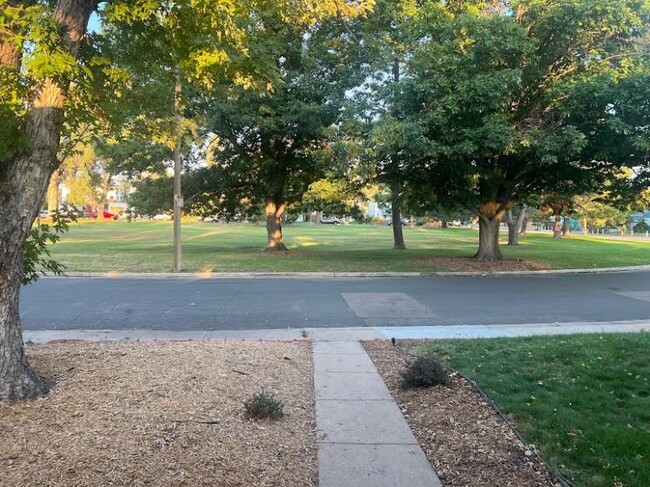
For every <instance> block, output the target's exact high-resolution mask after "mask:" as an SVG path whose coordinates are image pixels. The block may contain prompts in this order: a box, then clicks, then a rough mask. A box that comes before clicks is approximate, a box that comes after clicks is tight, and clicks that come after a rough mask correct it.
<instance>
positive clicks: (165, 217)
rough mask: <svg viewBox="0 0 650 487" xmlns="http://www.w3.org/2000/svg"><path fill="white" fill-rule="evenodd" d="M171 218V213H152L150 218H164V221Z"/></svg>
mask: <svg viewBox="0 0 650 487" xmlns="http://www.w3.org/2000/svg"><path fill="white" fill-rule="evenodd" d="M171 219H172V216H171V215H168V214H167V213H158V214H157V215H154V216H153V218H152V220H164V221H169V220H171Z"/></svg>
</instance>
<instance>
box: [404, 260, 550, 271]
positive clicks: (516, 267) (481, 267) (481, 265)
mask: <svg viewBox="0 0 650 487" xmlns="http://www.w3.org/2000/svg"><path fill="white" fill-rule="evenodd" d="M415 260H416V262H418V263H420V264H423V265H426V266H431V267H435V268H436V269H439V270H440V271H442V272H511V271H546V270H549V269H550V268H551V267H550V266H549V265H547V264H544V263H542V262H537V261H535V260H514V259H504V260H500V261H498V262H478V261H476V260H474V259H472V258H471V257H421V258H418V259H415Z"/></svg>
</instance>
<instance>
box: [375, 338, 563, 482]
mask: <svg viewBox="0 0 650 487" xmlns="http://www.w3.org/2000/svg"><path fill="white" fill-rule="evenodd" d="M363 345H364V347H365V349H366V351H367V352H368V354H369V355H370V357H371V358H372V361H373V362H374V364H375V366H376V367H377V369H378V370H379V373H380V374H381V375H382V377H383V378H384V381H385V382H386V385H387V386H388V388H389V389H390V391H391V393H392V394H393V397H394V398H395V400H396V401H397V403H398V405H399V407H400V409H401V410H402V413H403V414H404V417H405V418H406V420H407V422H408V423H409V425H410V427H411V430H413V433H414V434H415V437H416V438H417V440H418V442H419V443H420V445H421V446H422V449H423V450H424V452H425V454H426V455H427V457H428V458H429V461H430V462H431V465H432V466H433V469H434V470H435V471H436V473H437V474H438V476H439V477H440V480H441V482H442V484H443V485H444V486H445V487H451V486H454V487H456V486H468V487H469V486H471V487H475V486H494V487H497V486H498V487H505V486H513V487H515V486H516V487H520V486H521V487H542V486H554V485H556V484H554V483H553V482H552V480H551V477H550V475H549V473H548V471H547V470H546V468H545V467H544V465H543V464H542V463H541V462H540V461H539V459H538V458H537V457H536V456H535V455H534V454H531V453H532V452H531V451H528V455H530V456H527V455H526V447H525V446H524V445H523V444H522V443H521V442H520V441H519V440H518V438H517V436H516V435H515V434H514V433H513V432H512V430H511V429H510V428H509V427H508V425H507V424H506V423H505V422H504V421H503V420H502V419H501V418H500V417H499V416H498V415H497V414H496V412H495V411H494V410H493V409H492V407H491V406H490V405H489V403H488V402H487V401H485V399H484V398H483V397H482V396H481V395H480V394H479V393H478V392H477V391H476V389H474V387H473V386H472V385H471V384H470V383H469V382H467V381H466V380H464V379H462V378H461V377H459V376H457V375H456V376H453V377H452V383H451V386H450V387H444V386H437V387H431V388H428V389H416V390H402V389H400V388H399V384H400V382H401V372H402V370H404V368H405V367H406V366H407V365H408V364H409V363H410V361H412V360H413V359H412V358H411V357H410V356H408V355H406V354H405V353H403V352H400V351H399V350H397V349H396V348H395V347H393V346H392V345H391V344H390V343H389V342H386V341H371V342H364V344H363Z"/></svg>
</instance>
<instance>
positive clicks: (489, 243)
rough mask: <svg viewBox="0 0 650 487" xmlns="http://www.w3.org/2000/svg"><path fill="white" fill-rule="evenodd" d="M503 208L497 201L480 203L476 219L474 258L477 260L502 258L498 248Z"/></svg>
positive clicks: (489, 260) (486, 260)
mask: <svg viewBox="0 0 650 487" xmlns="http://www.w3.org/2000/svg"><path fill="white" fill-rule="evenodd" d="M504 214H505V210H503V209H500V205H499V204H498V203H497V202H492V203H487V204H484V205H481V207H480V208H479V219H478V236H479V237H478V238H479V243H478V252H476V254H475V255H474V259H476V260H478V261H479V262H496V261H498V260H501V259H503V254H502V253H501V249H500V248H499V227H500V226H501V220H502V219H503V216H504Z"/></svg>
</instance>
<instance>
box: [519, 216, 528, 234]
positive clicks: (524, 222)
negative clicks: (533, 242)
mask: <svg viewBox="0 0 650 487" xmlns="http://www.w3.org/2000/svg"><path fill="white" fill-rule="evenodd" d="M527 229H528V217H527V216H526V215H524V219H523V220H522V222H521V228H520V229H519V235H525V234H526V230H527Z"/></svg>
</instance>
